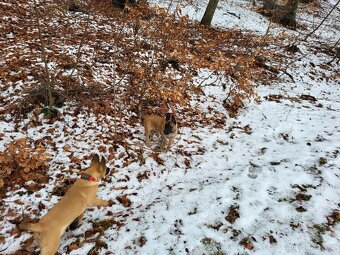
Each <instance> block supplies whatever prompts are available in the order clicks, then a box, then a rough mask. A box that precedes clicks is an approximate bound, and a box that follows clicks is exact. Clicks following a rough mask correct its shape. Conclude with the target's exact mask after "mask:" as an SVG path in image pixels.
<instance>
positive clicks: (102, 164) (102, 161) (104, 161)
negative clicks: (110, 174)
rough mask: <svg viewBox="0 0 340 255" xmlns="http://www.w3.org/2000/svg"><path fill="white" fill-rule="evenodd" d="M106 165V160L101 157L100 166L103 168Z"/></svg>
mask: <svg viewBox="0 0 340 255" xmlns="http://www.w3.org/2000/svg"><path fill="white" fill-rule="evenodd" d="M105 165H106V159H105V158H104V157H103V158H102V160H101V161H100V166H101V167H105Z"/></svg>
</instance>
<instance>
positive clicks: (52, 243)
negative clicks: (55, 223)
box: [39, 232, 60, 255]
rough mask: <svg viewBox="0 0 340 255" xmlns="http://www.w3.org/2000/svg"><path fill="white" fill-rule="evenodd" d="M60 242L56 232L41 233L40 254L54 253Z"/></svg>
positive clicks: (52, 254) (50, 254)
mask: <svg viewBox="0 0 340 255" xmlns="http://www.w3.org/2000/svg"><path fill="white" fill-rule="evenodd" d="M59 244H60V235H58V233H54V234H52V235H51V233H48V234H47V233H46V232H45V233H43V236H41V238H40V240H39V246H40V254H41V255H54V254H56V252H57V251H58V248H59Z"/></svg>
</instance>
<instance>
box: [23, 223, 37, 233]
mask: <svg viewBox="0 0 340 255" xmlns="http://www.w3.org/2000/svg"><path fill="white" fill-rule="evenodd" d="M19 229H20V230H28V231H32V232H38V233H39V232H42V228H41V224H39V223H21V224H19Z"/></svg>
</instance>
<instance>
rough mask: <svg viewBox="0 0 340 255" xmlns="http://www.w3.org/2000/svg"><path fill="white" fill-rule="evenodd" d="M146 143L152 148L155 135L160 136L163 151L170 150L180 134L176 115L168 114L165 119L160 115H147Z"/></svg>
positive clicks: (145, 122) (159, 141) (145, 119)
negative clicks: (151, 142) (151, 144)
mask: <svg viewBox="0 0 340 255" xmlns="http://www.w3.org/2000/svg"><path fill="white" fill-rule="evenodd" d="M144 129H145V143H146V145H147V146H150V140H151V139H152V136H153V135H154V133H156V134H157V135H158V139H159V140H158V145H159V147H160V148H161V149H164V148H165V146H166V145H167V146H166V150H169V149H170V147H171V144H172V143H173V141H174V139H175V137H176V135H177V134H178V127H177V122H176V119H175V116H174V114H171V113H167V114H166V116H165V118H164V117H161V116H159V115H147V116H145V118H144Z"/></svg>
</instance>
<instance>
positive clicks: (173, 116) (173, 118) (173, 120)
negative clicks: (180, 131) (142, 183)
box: [171, 115, 176, 124]
mask: <svg viewBox="0 0 340 255" xmlns="http://www.w3.org/2000/svg"><path fill="white" fill-rule="evenodd" d="M171 121H172V122H173V123H174V124H176V118H175V115H171Z"/></svg>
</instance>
